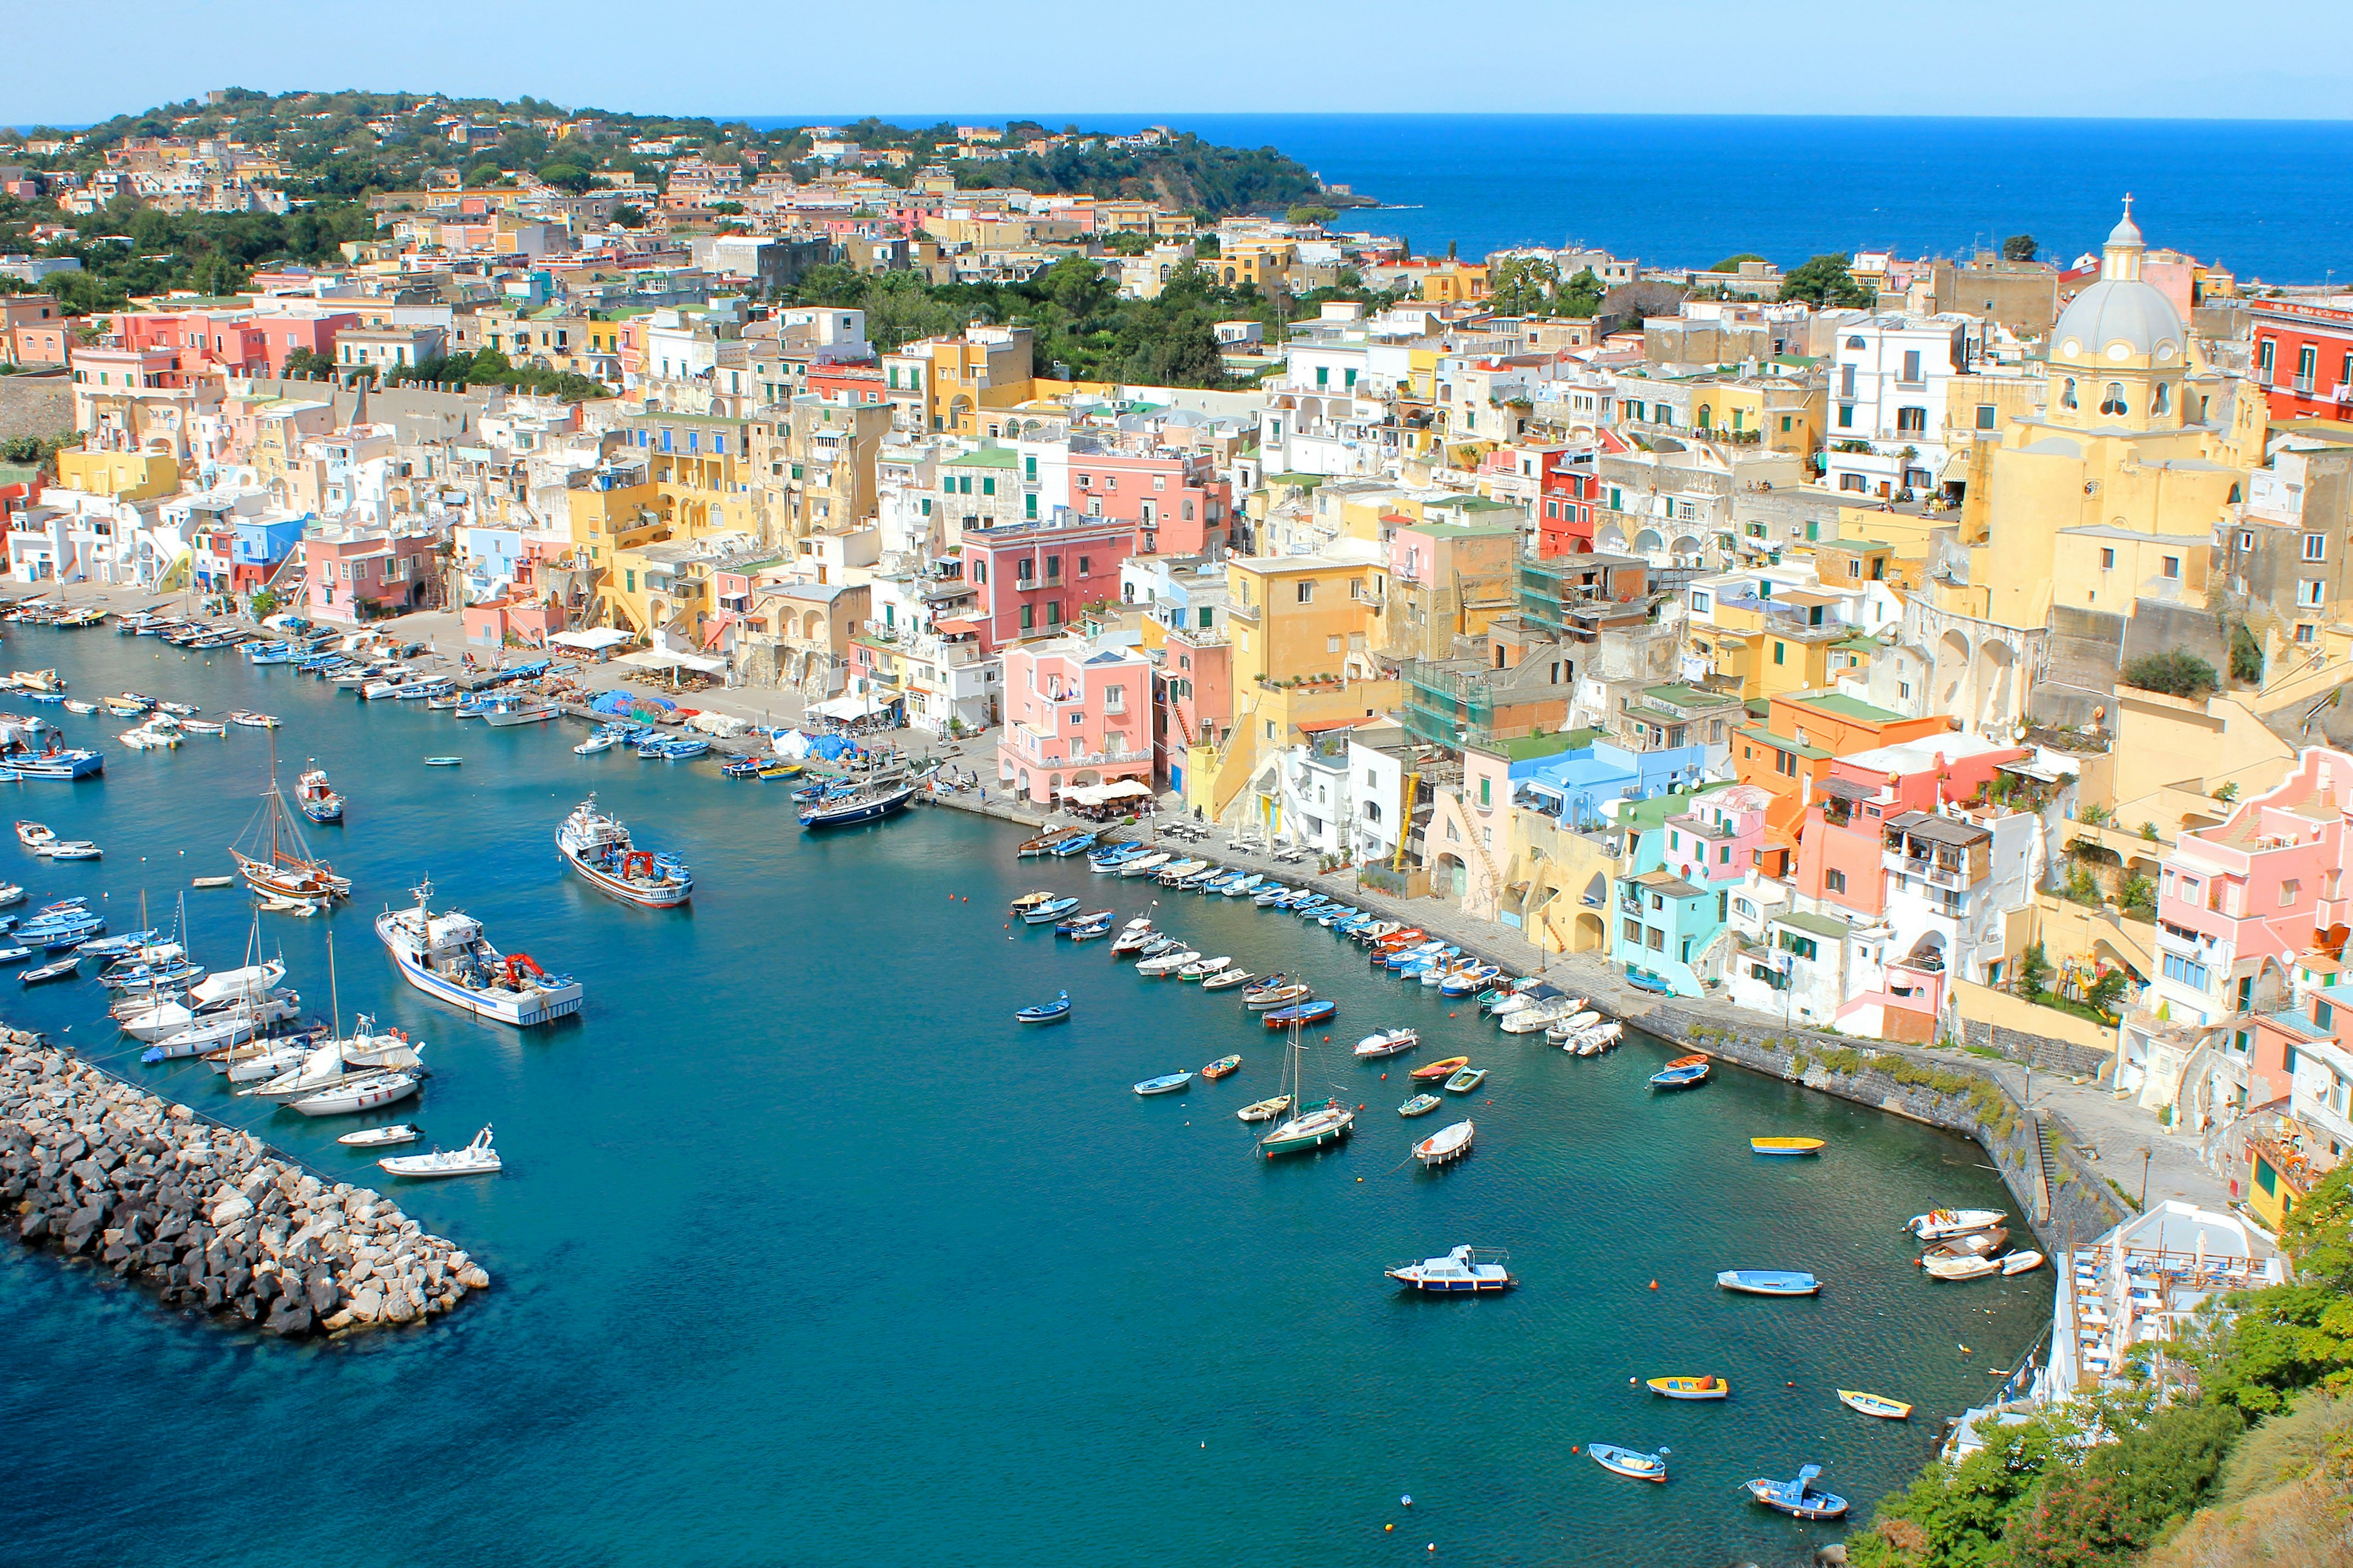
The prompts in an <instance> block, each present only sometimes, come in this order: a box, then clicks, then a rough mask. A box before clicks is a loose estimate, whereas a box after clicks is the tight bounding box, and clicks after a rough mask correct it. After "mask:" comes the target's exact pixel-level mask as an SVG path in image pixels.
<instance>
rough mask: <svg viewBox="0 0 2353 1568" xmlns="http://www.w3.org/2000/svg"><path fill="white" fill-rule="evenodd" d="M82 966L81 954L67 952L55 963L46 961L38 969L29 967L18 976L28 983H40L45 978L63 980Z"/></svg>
mask: <svg viewBox="0 0 2353 1568" xmlns="http://www.w3.org/2000/svg"><path fill="white" fill-rule="evenodd" d="M80 967H81V954H79V953H78V952H69V953H67V954H66V955H65V956H64V957H63V958H60V959H58V961H57V962H55V963H44V964H43V965H41V966H40V967H39V968H38V969H27V970H25V971H24V972H22V973H19V974H18V975H17V976H16V978H17V979H19V980H21V981H23V982H24V983H25V984H27V985H38V984H41V982H43V981H44V980H63V979H64V978H65V977H66V976H67V975H69V974H71V973H74V972H75V971H76V970H78V969H79V968H80Z"/></svg>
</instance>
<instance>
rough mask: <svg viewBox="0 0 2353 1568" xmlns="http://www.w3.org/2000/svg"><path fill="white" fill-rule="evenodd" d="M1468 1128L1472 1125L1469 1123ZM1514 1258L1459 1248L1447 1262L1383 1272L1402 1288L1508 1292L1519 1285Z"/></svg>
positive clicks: (1409, 1265)
mask: <svg viewBox="0 0 2353 1568" xmlns="http://www.w3.org/2000/svg"><path fill="white" fill-rule="evenodd" d="M1464 1125H1466V1126H1467V1125H1469V1124H1468V1123H1467V1122H1466V1123H1465V1124H1464ZM1510 1262H1511V1254H1509V1253H1507V1252H1486V1251H1482V1250H1481V1249H1480V1248H1478V1247H1455V1248H1453V1249H1452V1250H1451V1251H1450V1252H1448V1253H1447V1255H1446V1256H1445V1257H1443V1258H1423V1259H1422V1260H1421V1261H1420V1262H1419V1263H1401V1264H1399V1265H1398V1267H1397V1268H1385V1269H1383V1270H1381V1272H1382V1273H1383V1274H1385V1275H1387V1276H1388V1278H1389V1279H1395V1280H1397V1281H1398V1283H1400V1284H1405V1285H1410V1286H1412V1287H1413V1288H1414V1289H1417V1290H1434V1291H1439V1292H1441V1293H1445V1294H1462V1293H1465V1292H1478V1291H1486V1290H1508V1289H1511V1288H1512V1287H1513V1286H1514V1285H1516V1284H1518V1283H1519V1281H1518V1280H1517V1279H1514V1278H1513V1277H1512V1271H1511V1269H1510V1268H1509V1267H1508V1265H1509V1264H1510Z"/></svg>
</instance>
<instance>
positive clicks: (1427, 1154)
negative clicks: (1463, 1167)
mask: <svg viewBox="0 0 2353 1568" xmlns="http://www.w3.org/2000/svg"><path fill="white" fill-rule="evenodd" d="M1478 1131H1479V1130H1478V1128H1477V1127H1476V1126H1474V1125H1473V1124H1472V1123H1471V1122H1468V1121H1456V1122H1452V1123H1450V1124H1449V1125H1447V1126H1444V1127H1441V1128H1440V1129H1439V1130H1438V1131H1435V1132H1433V1133H1431V1134H1430V1136H1429V1137H1427V1138H1425V1139H1423V1140H1422V1141H1421V1142H1419V1143H1416V1144H1415V1145H1414V1146H1413V1157H1414V1158H1415V1159H1417V1160H1419V1161H1420V1162H1421V1163H1422V1167H1423V1169H1425V1170H1427V1169H1430V1167H1432V1166H1437V1165H1443V1164H1446V1163H1449V1162H1451V1161H1454V1160H1460V1159H1461V1158H1462V1156H1463V1155H1465V1154H1468V1153H1469V1152H1471V1140H1472V1137H1473V1136H1474V1135H1475V1134H1476V1133H1477V1132H1478Z"/></svg>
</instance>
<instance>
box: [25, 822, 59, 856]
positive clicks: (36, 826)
mask: <svg viewBox="0 0 2353 1568" xmlns="http://www.w3.org/2000/svg"><path fill="white" fill-rule="evenodd" d="M57 838H58V836H57V835H56V834H55V833H53V832H51V831H50V830H49V828H48V826H47V825H46V824H44V823H38V822H29V821H26V819H25V818H23V817H21V816H20V817H18V818H17V819H16V842H17V843H19V844H21V845H23V846H24V847H26V848H27V849H38V848H39V847H41V846H42V845H44V844H54V843H56V842H57Z"/></svg>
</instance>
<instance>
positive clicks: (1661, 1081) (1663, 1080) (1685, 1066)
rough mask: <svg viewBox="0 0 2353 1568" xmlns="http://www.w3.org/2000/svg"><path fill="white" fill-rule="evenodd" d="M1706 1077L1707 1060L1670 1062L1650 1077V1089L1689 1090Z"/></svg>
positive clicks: (1702, 1058)
mask: <svg viewBox="0 0 2353 1568" xmlns="http://www.w3.org/2000/svg"><path fill="white" fill-rule="evenodd" d="M1706 1076H1707V1058H1704V1057H1701V1058H1696V1059H1695V1060H1689V1061H1683V1062H1670V1063H1668V1064H1667V1065H1666V1066H1665V1067H1663V1068H1660V1069H1659V1070H1658V1071H1657V1072H1654V1073H1652V1074H1651V1088H1652V1089H1689V1088H1690V1087H1691V1086H1692V1085H1694V1084H1695V1083H1697V1082H1699V1080H1700V1079H1704V1078H1705V1077H1706Z"/></svg>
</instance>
